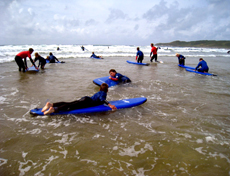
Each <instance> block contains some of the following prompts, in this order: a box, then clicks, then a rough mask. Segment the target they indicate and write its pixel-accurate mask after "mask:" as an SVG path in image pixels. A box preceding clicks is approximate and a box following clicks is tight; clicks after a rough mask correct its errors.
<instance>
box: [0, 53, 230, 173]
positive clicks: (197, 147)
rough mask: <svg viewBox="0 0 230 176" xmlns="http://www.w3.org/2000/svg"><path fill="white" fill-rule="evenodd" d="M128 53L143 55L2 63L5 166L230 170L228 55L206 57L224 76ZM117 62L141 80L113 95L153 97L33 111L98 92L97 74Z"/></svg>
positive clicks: (0, 154) (1, 152) (1, 155)
mask: <svg viewBox="0 0 230 176" xmlns="http://www.w3.org/2000/svg"><path fill="white" fill-rule="evenodd" d="M59 60H62V59H59ZM126 60H134V58H133V57H106V58H105V59H104V60H96V59H89V58H67V59H65V60H64V61H65V62H66V63H64V64H50V65H46V69H45V70H43V71H40V72H38V73H19V72H18V71H17V66H16V63H15V62H7V63H2V64H0V67H1V69H0V73H1V74H0V104H1V108H0V112H1V116H0V128H1V131H0V132H1V138H0V173H1V174H0V175H38V176H40V175H84V176H85V175H139V176H141V175H230V152H229V151H230V150H229V147H230V143H229V139H230V119H229V117H230V111H229V109H230V105H229V104H230V71H229V65H230V60H229V58H226V57H220V58H218V59H217V58H216V57H206V58H205V60H206V61H207V62H208V65H209V67H210V72H212V73H215V74H217V75H218V76H217V77H210V76H204V75H198V74H195V73H190V72H186V71H185V69H183V68H180V67H178V66H177V58H176V57H159V59H158V60H162V61H164V63H163V64H157V63H152V64H151V65H150V66H138V65H131V64H128V63H126ZM144 61H145V62H149V60H148V58H147V57H146V58H145V60H144ZM28 63H29V61H28ZM197 63H198V58H197V57H196V58H195V57H194V58H193V57H190V58H187V59H186V65H188V66H196V64H197ZM111 68H114V69H116V70H117V72H119V73H122V74H124V75H126V76H128V77H129V78H130V79H131V80H132V83H131V84H126V85H120V86H116V87H113V88H110V89H109V92H108V96H107V99H108V100H117V99H123V98H134V97H139V96H145V97H146V98H147V99H148V100H147V102H146V103H145V104H143V105H141V106H138V107H134V108H130V109H123V110H118V111H115V112H106V113H96V114H80V115H62V116H38V117H34V116H31V115H30V114H29V110H30V109H32V108H36V107H42V106H43V105H44V104H45V102H46V101H51V102H56V101H72V100H75V99H77V98H80V97H82V96H85V95H89V96H90V95H93V94H94V93H96V92H97V91H98V88H99V87H98V86H96V85H95V84H93V82H92V80H93V79H95V78H98V77H103V76H107V75H108V71H109V70H110V69H111Z"/></svg>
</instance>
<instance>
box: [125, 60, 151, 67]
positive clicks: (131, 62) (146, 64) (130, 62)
mask: <svg viewBox="0 0 230 176" xmlns="http://www.w3.org/2000/svg"><path fill="white" fill-rule="evenodd" d="M126 62H127V63H129V64H137V65H145V66H148V65H149V64H148V63H138V62H133V61H129V60H127V61H126Z"/></svg>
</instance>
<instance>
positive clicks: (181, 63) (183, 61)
mask: <svg viewBox="0 0 230 176" xmlns="http://www.w3.org/2000/svg"><path fill="white" fill-rule="evenodd" d="M176 57H178V62H179V64H180V65H184V64H185V57H184V56H183V55H181V54H178V53H176Z"/></svg>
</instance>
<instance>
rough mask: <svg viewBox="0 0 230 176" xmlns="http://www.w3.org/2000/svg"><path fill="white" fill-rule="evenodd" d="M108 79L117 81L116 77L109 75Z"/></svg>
mask: <svg viewBox="0 0 230 176" xmlns="http://www.w3.org/2000/svg"><path fill="white" fill-rule="evenodd" d="M109 79H111V80H113V81H118V78H113V77H109Z"/></svg>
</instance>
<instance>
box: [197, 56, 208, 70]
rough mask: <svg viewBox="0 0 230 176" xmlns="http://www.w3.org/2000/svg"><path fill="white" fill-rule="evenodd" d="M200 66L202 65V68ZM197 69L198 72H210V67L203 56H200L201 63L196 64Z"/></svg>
mask: <svg viewBox="0 0 230 176" xmlns="http://www.w3.org/2000/svg"><path fill="white" fill-rule="evenodd" d="M199 67H201V68H199ZM195 70H197V71H198V72H203V73H206V72H208V70H209V68H208V65H207V63H206V62H205V61H204V60H203V59H202V58H200V59H199V63H198V65H197V66H196V68H195Z"/></svg>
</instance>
